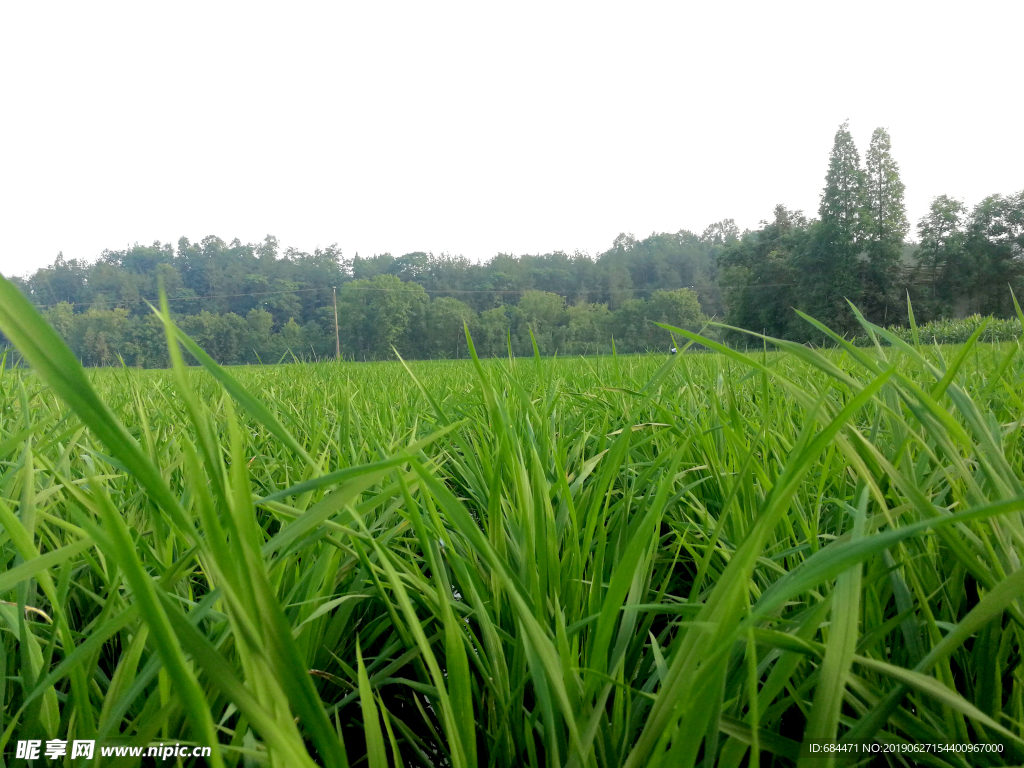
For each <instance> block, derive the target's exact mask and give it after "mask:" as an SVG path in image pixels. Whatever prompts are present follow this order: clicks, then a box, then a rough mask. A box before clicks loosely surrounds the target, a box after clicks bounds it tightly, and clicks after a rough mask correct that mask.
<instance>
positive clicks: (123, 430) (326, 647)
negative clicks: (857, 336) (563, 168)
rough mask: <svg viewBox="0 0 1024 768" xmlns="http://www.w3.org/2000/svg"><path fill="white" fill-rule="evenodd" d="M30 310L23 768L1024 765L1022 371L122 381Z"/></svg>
mask: <svg viewBox="0 0 1024 768" xmlns="http://www.w3.org/2000/svg"><path fill="white" fill-rule="evenodd" d="M0 288H2V289H3V293H2V295H0V328H2V330H3V331H4V332H5V333H6V334H7V335H8V337H9V338H11V339H12V341H13V342H14V343H15V344H17V345H18V347H19V349H20V350H21V352H22V354H24V355H25V358H26V359H27V360H28V361H29V362H30V363H31V364H32V366H33V367H34V369H35V370H33V371H31V372H29V371H26V370H24V369H18V370H11V369H10V367H8V368H7V369H6V370H5V371H3V373H2V374H0V524H2V533H0V569H2V571H0V600H3V601H4V602H3V604H0V628H2V632H0V638H2V647H0V681H2V685H0V734H2V736H0V742H2V754H3V758H4V759H5V760H7V762H8V764H14V763H15V761H14V760H13V759H12V758H13V756H14V751H13V747H12V745H13V744H14V743H15V742H16V741H17V740H19V739H28V738H38V739H42V740H46V739H52V738H60V739H67V740H69V741H70V740H73V739H94V740H96V743H97V744H100V745H111V744H132V745H148V744H159V743H182V744H184V743H189V744H200V745H209V746H213V747H214V749H213V754H212V755H211V757H210V758H207V762H208V764H210V765H215V766H220V765H231V766H236V765H237V766H241V765H271V766H280V767H281V768H296V767H298V766H313V765H323V766H345V765H353V766H355V765H366V766H369V768H386V766H389V765H393V766H402V765H404V766H415V765H425V766H459V767H462V766H477V765H479V766H502V767H504V766H520V765H525V766H537V767H538V768H539V767H540V766H562V765H570V766H581V768H582V766H593V767H594V768H597V767H599V766H600V767H601V768H605V767H607V768H612V767H615V766H623V765H624V766H628V767H629V768H637V767H638V766H648V765H662V766H673V767H674V766H692V765H698V764H701V765H707V766H710V765H719V766H732V767H739V766H743V765H780V766H781V765H793V764H796V763H797V762H798V761H799V762H805V763H806V764H808V765H812V766H825V765H828V764H829V762H830V761H829V760H826V759H821V758H818V759H813V760H810V761H807V760H801V758H800V756H801V748H802V746H801V745H804V744H806V745H810V744H811V743H812V742H814V741H815V740H817V741H819V742H820V741H822V740H829V739H836V738H839V739H843V740H845V741H846V742H847V743H851V744H852V743H859V741H860V740H875V741H876V742H878V743H880V744H883V745H890V746H891V748H892V749H896V750H903V749H906V745H908V744H921V745H959V746H958V749H960V750H963V749H964V748H966V747H968V745H973V748H974V749H975V750H976V751H974V752H963V751H939V752H932V753H922V752H918V753H913V754H909V753H906V752H903V753H902V754H901V753H900V752H899V751H896V752H891V753H888V754H886V755H885V756H881V757H877V758H875V760H876V764H893V765H950V766H967V765H1005V764H1012V763H1020V762H1021V761H1022V760H1024V666H1022V665H1021V653H1022V649H1024V642H1022V641H1024V597H1022V596H1024V568H1022V564H1021V558H1022V555H1024V516H1022V509H1024V437H1022V417H1024V401H1022V397H1024V357H1022V355H1021V354H1020V350H1019V346H1018V344H1017V342H1011V343H1003V344H999V345H988V344H978V343H976V337H975V339H973V340H972V341H971V342H969V343H968V344H965V345H961V346H956V347H943V348H941V349H940V348H938V347H934V346H933V347H928V346H920V347H916V346H914V345H913V344H912V343H911V344H905V343H903V342H901V341H900V340H899V339H897V338H893V339H892V342H893V346H881V347H868V348H854V347H845V348H838V349H835V350H829V351H824V352H823V351H819V350H812V349H808V348H806V347H803V346H800V345H795V344H785V343H781V344H780V345H779V346H777V347H775V348H772V345H770V344H769V345H767V346H768V349H766V351H765V352H763V353H758V354H750V353H746V354H744V353H739V352H733V351H730V350H727V349H724V348H722V349H720V351H718V352H711V353H687V354H680V355H677V356H675V357H670V358H665V357H655V356H629V357H618V358H615V357H603V358H593V359H581V358H577V359H565V360H556V359H541V358H536V359H517V360H512V361H510V360H485V361H483V362H482V363H476V362H472V361H461V362H433V363H430V362H424V363H416V364H410V365H409V366H408V368H406V367H403V365H402V364H401V363H398V362H393V363H370V364H358V363H343V364H334V363H321V364H315V365H298V364H297V365H287V366H280V367H261V368H255V367H254V368H233V369H229V370H226V371H225V370H221V369H219V368H218V367H216V365H215V364H213V362H212V361H209V360H206V361H204V363H205V366H206V367H205V368H203V367H191V368H186V367H185V366H184V365H183V364H182V363H181V360H180V357H179V359H178V361H177V365H176V367H175V368H174V369H173V370H169V371H138V370H130V369H124V370H117V369H114V370H109V369H108V370H100V371H88V372H87V371H83V370H82V369H81V368H80V367H79V366H78V364H77V361H76V360H75V359H74V357H73V356H71V355H70V353H68V352H67V350H66V349H64V348H63V347H62V345H60V344H59V340H58V339H57V338H56V336H55V335H54V334H52V332H50V331H49V330H48V328H47V327H46V326H45V324H43V323H42V322H41V321H40V320H39V319H38V317H37V316H35V315H34V313H33V312H32V311H31V310H30V309H29V307H28V305H27V304H26V303H25V302H24V301H23V300H20V297H19V296H18V295H16V294H15V293H13V289H12V288H10V286H9V285H5V286H0ZM168 332H169V333H173V332H174V331H173V328H171V327H169V329H168ZM183 341H184V340H183ZM708 343H709V345H713V342H708ZM175 348H177V347H175ZM200 356H201V354H200ZM986 749H988V750H990V751H984V750H986ZM97 755H98V751H97ZM101 763H102V764H110V765H133V764H139V763H140V759H139V758H119V759H115V758H100V757H97V759H96V761H95V762H89V763H88V764H89V765H93V764H101ZM67 764H72V763H71V762H70V761H69V762H68V763H67ZM147 764H148V763H147ZM163 764H173V763H163ZM184 764H202V761H201V760H200V761H198V762H195V763H189V762H188V761H184Z"/></svg>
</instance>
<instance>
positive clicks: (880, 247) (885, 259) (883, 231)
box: [862, 128, 910, 322]
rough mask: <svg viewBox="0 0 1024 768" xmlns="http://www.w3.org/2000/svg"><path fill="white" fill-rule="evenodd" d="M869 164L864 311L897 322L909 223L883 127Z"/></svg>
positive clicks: (876, 134)
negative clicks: (897, 286)
mask: <svg viewBox="0 0 1024 768" xmlns="http://www.w3.org/2000/svg"><path fill="white" fill-rule="evenodd" d="M866 164H867V174H866V185H865V203H866V205H865V208H864V215H863V219H862V237H863V242H864V245H865V248H866V250H867V257H868V259H867V263H866V265H865V269H864V296H863V301H864V311H865V312H866V313H867V315H868V317H869V318H870V319H872V320H876V321H880V322H894V321H895V320H896V319H897V316H896V315H895V314H894V312H897V311H898V310H897V308H898V307H901V306H902V302H901V301H900V300H899V297H898V296H897V295H896V284H897V281H898V279H899V263H900V251H901V249H902V247H903V240H904V238H905V237H906V235H907V232H908V230H909V229H910V225H909V224H908V223H907V211H906V208H905V207H904V205H903V192H904V186H903V182H902V181H900V169H899V166H898V165H897V164H896V161H895V160H894V159H893V156H892V141H891V139H890V138H889V133H888V132H887V131H886V130H885V129H884V128H876V129H875V132H874V133H873V134H872V135H871V144H870V146H869V147H868V153H867V157H866Z"/></svg>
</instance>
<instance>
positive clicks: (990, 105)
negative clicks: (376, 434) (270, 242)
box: [0, 0, 1024, 274]
mask: <svg viewBox="0 0 1024 768" xmlns="http://www.w3.org/2000/svg"><path fill="white" fill-rule="evenodd" d="M1022 23H1024V2H1020V1H1019V0H1018V1H1016V2H1000V3H995V2H987V3H986V2H977V1H975V2H971V3H964V2H959V3H935V2H933V3H924V2H921V3H896V2H877V3H876V2H860V3H823V2H811V3H785V2H774V3H767V2H757V3H726V2H716V3H712V2H699V3H696V2H694V3H616V4H607V5H603V4H601V5H599V4H595V3H593V2H586V3H578V4H577V3H573V4H569V3H538V4H528V3H523V2H516V3H506V4H502V5H499V4H497V3H479V2H477V3H455V2H444V3H440V2H433V3H408V4H404V3H403V4H398V3H371V2H359V3H322V4H319V3H298V2H288V3H278V4H275V5H273V6H263V5H258V4H255V3H238V4H229V3H217V2H203V3H195V4H189V3H181V2H175V3H162V4H157V3H138V2H133V3H125V4H123V5H113V4H100V3H93V2H88V3H82V2H78V3H73V4H61V3H54V2H48V3H29V2H21V3H15V2H6V3H3V4H2V5H0V233H2V242H0V272H3V273H5V274H23V273H25V272H27V271H29V270H31V269H35V268H37V267H39V266H42V265H44V264H47V263H49V262H51V261H52V260H53V258H54V256H56V254H57V252H58V251H63V252H64V255H65V256H66V257H67V258H76V257H77V258H88V259H92V258H95V257H96V256H97V255H99V253H100V252H101V251H102V250H103V249H104V248H111V249H116V248H122V247H124V246H126V245H128V244H131V243H134V242H140V243H144V244H148V243H151V242H152V241H154V240H161V241H164V242H166V241H177V239H178V237H180V236H181V235H185V236H187V237H189V238H190V239H192V240H198V239H201V238H202V237H204V236H206V235H208V234H216V235H218V236H220V237H222V238H224V239H225V240H228V241H230V240H231V239H232V238H235V237H238V238H239V239H241V240H242V241H243V242H248V241H258V240H261V239H262V238H263V236H264V235H266V234H267V233H273V234H275V235H277V237H278V238H279V239H280V241H281V242H282V244H283V245H292V246H295V247H297V248H300V249H302V250H312V249H313V248H314V247H316V246H317V245H328V244H330V243H333V242H337V243H338V244H339V245H340V246H341V248H342V249H343V251H344V252H345V254H346V255H349V256H351V255H352V254H353V253H354V252H356V251H358V252H359V253H361V254H362V255H369V254H372V253H380V252H384V251H390V252H392V253H394V254H396V255H399V254H402V253H405V252H408V251H413V250H426V251H434V252H442V251H447V252H450V253H455V254H463V255H465V256H468V257H470V258H472V259H475V260H476V259H485V258H488V257H490V256H492V255H494V254H495V253H497V252H499V251H503V252H513V253H537V252H546V251H551V250H555V249H562V250H566V251H569V252H571V251H573V250H575V249H580V250H587V251H589V252H590V253H591V254H596V253H597V252H599V251H601V250H604V249H606V248H608V247H609V246H610V245H611V242H612V239H613V238H614V237H615V235H617V234H618V233H619V232H623V231H631V232H634V233H636V234H637V235H638V236H645V235H647V234H649V233H650V232H652V231H655V230H657V231H673V232H674V231H677V230H679V229H684V228H685V229H690V230H693V231H696V232H698V233H699V232H700V231H701V230H703V228H704V227H705V226H706V225H707V224H709V223H710V222H712V221H715V220H718V219H722V218H726V217H732V218H735V219H736V221H737V223H738V224H739V225H740V227H741V228H743V227H751V228H753V227H756V226H757V224H758V221H759V220H760V219H762V218H768V217H769V216H770V213H771V210H772V207H773V206H774V205H775V204H776V203H778V202H782V203H785V204H786V205H788V206H790V207H795V208H803V209H805V210H806V211H807V212H808V213H816V211H817V205H818V194H819V191H820V189H821V186H822V183H823V179H824V174H825V168H826V163H827V157H828V151H829V148H830V146H831V143H832V137H833V134H834V132H835V129H836V127H837V125H838V124H839V123H840V122H842V120H843V119H845V118H847V117H848V118H849V119H850V122H851V129H852V131H853V134H854V138H855V139H856V141H857V144H858V148H859V149H860V151H861V154H862V156H863V153H864V150H865V149H866V146H867V142H868V139H869V137H870V134H871V131H872V130H873V129H874V128H875V127H876V126H878V125H884V126H886V127H888V128H889V130H890V132H891V134H892V140H893V150H894V154H895V156H896V158H897V160H898V161H899V163H900V167H901V171H902V175H903V180H904V182H905V183H906V185H907V208H908V213H909V215H910V218H911V222H912V223H914V222H916V221H917V219H918V218H919V217H920V216H921V215H922V214H923V213H924V211H925V210H926V208H927V205H928V202H929V200H930V199H931V198H932V197H934V196H935V195H938V194H943V193H946V194H951V195H955V196H958V197H962V198H964V199H965V200H966V201H967V202H968V204H973V203H975V202H977V201H978V200H979V199H980V198H982V197H984V196H985V195H988V194H992V193H995V192H1003V193H1008V192H1014V191H1017V190H1019V189H1021V188H1022V187H1024V142H1022V137H1024V128H1022V123H1021V117H1022V107H1021V98H1020V96H1021V82H1022V80H1021V75H1022V74H1024V63H1022V59H1021V48H1020V38H1019V35H1020V29H1021V28H1022Z"/></svg>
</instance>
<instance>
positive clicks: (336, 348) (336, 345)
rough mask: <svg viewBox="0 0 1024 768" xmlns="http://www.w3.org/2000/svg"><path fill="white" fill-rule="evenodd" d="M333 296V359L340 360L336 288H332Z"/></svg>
mask: <svg viewBox="0 0 1024 768" xmlns="http://www.w3.org/2000/svg"><path fill="white" fill-rule="evenodd" d="M331 291H332V292H333V294H334V359H335V360H341V336H339V335H338V287H337V286H332V287H331Z"/></svg>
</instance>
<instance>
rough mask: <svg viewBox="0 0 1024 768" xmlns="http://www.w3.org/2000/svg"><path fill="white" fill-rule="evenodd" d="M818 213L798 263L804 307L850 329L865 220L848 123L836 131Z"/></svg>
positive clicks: (861, 173)
mask: <svg viewBox="0 0 1024 768" xmlns="http://www.w3.org/2000/svg"><path fill="white" fill-rule="evenodd" d="M818 213H819V215H820V216H821V221H820V222H819V223H818V225H817V227H816V229H815V233H814V237H813V238H812V239H811V241H810V242H809V243H808V247H807V248H806V249H805V250H804V252H803V253H802V254H800V255H799V256H798V257H797V259H796V264H797V267H798V270H799V274H800V285H801V289H802V290H801V293H802V295H803V297H804V302H803V304H804V307H805V308H806V309H807V310H808V311H809V312H810V313H811V314H812V315H813V316H815V317H816V318H817V319H819V320H821V321H823V322H825V323H826V324H827V325H829V326H831V327H832V328H835V329H838V330H841V331H852V330H853V329H854V321H853V316H852V314H851V313H850V311H849V309H848V307H847V306H846V301H847V299H849V300H851V301H854V302H857V301H858V300H859V298H860V297H859V288H860V280H859V275H858V269H857V253H858V251H859V242H860V237H861V231H862V224H863V219H864V171H863V170H862V169H861V165H860V154H859V153H858V152H857V147H856V145H855V144H854V143H853V137H852V136H851V135H850V127H849V122H848V121H847V122H844V123H843V124H842V125H840V126H839V130H837V131H836V135H835V140H834V142H833V144H832V151H831V153H830V154H829V160H828V173H827V174H826V175H825V188H824V189H823V190H822V192H821V205H820V207H819V209H818Z"/></svg>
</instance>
